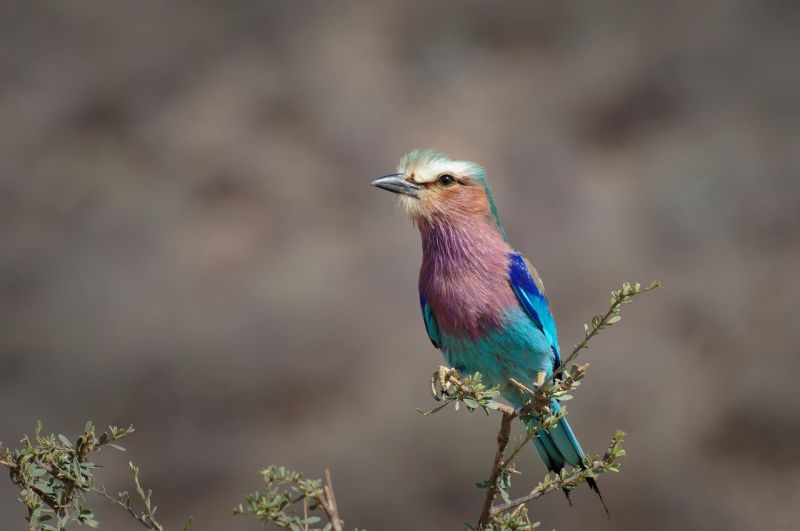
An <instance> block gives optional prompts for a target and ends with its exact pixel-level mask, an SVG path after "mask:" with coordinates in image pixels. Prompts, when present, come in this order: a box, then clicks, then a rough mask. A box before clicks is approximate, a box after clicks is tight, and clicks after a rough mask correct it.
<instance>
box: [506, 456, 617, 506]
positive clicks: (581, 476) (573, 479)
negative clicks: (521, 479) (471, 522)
mask: <svg viewBox="0 0 800 531" xmlns="http://www.w3.org/2000/svg"><path fill="white" fill-rule="evenodd" d="M607 466H608V463H607V462H605V461H595V462H594V463H592V467H591V468H588V469H584V468H576V469H574V470H573V471H572V473H571V474H569V475H567V476H566V477H565V478H564V479H563V480H559V481H554V482H552V483H549V484H547V485H546V486H544V487H542V486H541V485H537V486H536V488H534V489H533V490H532V491H531V492H530V493H528V494H526V495H525V496H521V497H519V498H517V499H514V500H511V501H510V502H508V503H504V504H503V505H496V506H494V507H492V509H491V516H497V515H498V514H500V513H504V512H506V511H509V510H511V509H514V508H515V507H518V506H521V505H524V504H526V503H529V502H532V501H533V500H535V499H536V498H541V497H542V496H544V495H545V494H547V493H549V492H552V491H554V490H557V489H562V488H567V489H569V488H570V487H574V486H575V485H578V484H579V483H581V482H582V481H584V480H585V479H586V477H588V475H589V474H591V473H593V471H594V469H595V468H604V467H607Z"/></svg>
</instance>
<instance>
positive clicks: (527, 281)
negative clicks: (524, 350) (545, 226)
mask: <svg viewBox="0 0 800 531" xmlns="http://www.w3.org/2000/svg"><path fill="white" fill-rule="evenodd" d="M508 282H509V283H510V284H511V289H512V290H514V294H515V295H516V296H517V300H519V303H520V304H521V305H522V307H523V308H524V309H525V311H526V312H527V314H528V315H529V316H530V318H531V320H533V322H534V323H535V324H536V326H537V327H538V328H539V330H541V331H542V333H543V334H544V335H545V337H546V338H547V340H548V342H549V343H550V348H551V349H552V350H553V355H554V358H555V359H554V368H555V367H558V365H560V364H561V359H560V351H559V348H558V332H557V331H556V322H555V320H554V319H553V314H552V313H551V312H550V305H549V304H548V302H547V297H546V296H545V294H544V288H542V287H541V285H540V283H537V281H536V280H534V278H533V276H531V272H530V269H529V267H528V264H527V260H525V258H524V257H523V256H522V255H521V254H519V253H513V254H511V255H510V256H509V264H508Z"/></svg>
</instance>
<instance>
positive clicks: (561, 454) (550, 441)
mask: <svg viewBox="0 0 800 531" xmlns="http://www.w3.org/2000/svg"><path fill="white" fill-rule="evenodd" d="M560 409H561V406H560V405H559V404H558V402H557V401H555V400H553V411H555V412H558V411H559V410H560ZM529 425H530V426H531V427H536V426H538V423H537V422H536V421H535V420H532V421H529ZM532 441H533V445H534V447H535V448H536V452H537V453H538V454H539V457H540V458H541V459H542V461H544V464H545V465H546V466H547V469H548V470H550V471H551V472H555V473H556V474H558V473H559V472H561V470H562V469H563V468H564V467H565V466H566V465H570V466H573V467H583V466H584V464H583V461H584V459H586V453H585V452H584V451H583V448H581V445H580V443H579V442H578V439H577V437H575V433H574V432H573V431H572V427H571V426H570V425H569V422H568V421H567V419H566V418H565V417H562V418H561V419H559V421H558V424H556V425H555V426H554V427H553V428H550V429H549V430H542V429H539V430H537V432H536V437H534V438H533V439H532ZM586 484H587V485H589V487H590V488H591V489H592V490H593V491H594V492H595V493H596V494H597V496H598V497H599V498H600V503H602V504H603V509H605V511H606V514H608V507H606V503H605V501H604V500H603V496H602V494H600V489H599V488H598V486H597V481H596V480H595V479H593V478H587V479H586ZM564 494H565V495H566V496H567V501H569V502H570V505H572V501H571V500H570V497H569V491H567V490H566V489H565V490H564Z"/></svg>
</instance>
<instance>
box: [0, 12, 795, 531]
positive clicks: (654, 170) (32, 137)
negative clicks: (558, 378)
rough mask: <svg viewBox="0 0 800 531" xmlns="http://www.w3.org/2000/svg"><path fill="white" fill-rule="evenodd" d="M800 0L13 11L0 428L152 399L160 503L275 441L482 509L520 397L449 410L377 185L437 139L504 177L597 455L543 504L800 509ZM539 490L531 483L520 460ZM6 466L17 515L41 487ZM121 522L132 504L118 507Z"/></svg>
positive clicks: (510, 220) (150, 453) (554, 508)
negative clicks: (568, 492) (564, 493)
mask: <svg viewBox="0 0 800 531" xmlns="http://www.w3.org/2000/svg"><path fill="white" fill-rule="evenodd" d="M799 6H800V4H798V3H797V2H791V1H764V0H760V1H759V0H752V1H712V0H709V1H704V2H692V1H689V0H685V1H676V2H668V3H667V2H654V1H629V2H617V1H611V2H560V1H547V2H486V1H477V0H476V1H469V2H461V3H458V4H455V3H444V2H423V1H406V2H397V3H392V4H389V3H380V2H323V1H319V2H284V3H276V2H265V1H237V2H232V1H230V2H211V1H192V2H188V1H186V2H181V1H171V2H141V1H133V0H130V1H117V2H100V1H94V2H91V1H75V2H47V1H31V0H12V1H7V2H3V4H2V7H0V116H1V117H2V120H1V121H0V404H2V418H0V440H2V441H4V442H6V443H14V442H15V441H16V440H18V437H19V435H20V434H21V433H23V432H30V431H32V428H33V424H34V421H35V420H36V419H37V418H40V419H42V420H43V421H44V423H45V427H46V429H48V430H52V431H56V432H59V431H60V432H64V433H67V434H69V435H70V436H72V437H74V436H75V435H77V433H78V431H79V430H80V429H81V427H82V426H83V423H84V421H85V420H87V419H93V420H95V421H96V422H97V423H98V424H101V425H103V424H108V423H115V424H126V423H133V424H134V425H135V426H136V427H137V434H135V435H134V436H133V437H132V438H131V439H130V440H129V441H127V444H126V446H127V447H128V453H127V454H125V455H121V456H120V455H114V454H112V453H108V454H104V455H103V457H102V459H101V461H102V463H103V464H105V465H106V466H107V470H106V474H107V475H106V478H107V479H108V485H109V487H110V488H111V489H118V488H121V487H122V486H123V485H126V484H127V482H128V481H129V478H128V475H127V467H126V463H127V460H128V459H133V460H134V461H135V462H136V463H137V464H139V465H141V467H142V470H143V481H144V482H145V484H146V485H148V486H151V487H153V488H154V490H155V498H156V500H157V502H158V504H159V505H160V506H161V510H160V514H161V515H162V517H163V519H164V521H165V523H166V524H167V525H168V526H169V527H170V528H173V529H174V528H176V527H178V526H179V524H180V523H182V521H183V519H185V517H186V516H188V515H190V514H192V515H195V516H196V517H197V521H198V523H197V524H196V527H195V529H198V530H221V529H225V530H228V529H230V530H247V529H257V528H258V524H256V523H255V522H254V521H250V520H245V519H234V518H233V517H232V516H230V510H231V508H232V507H233V506H234V505H235V504H236V503H238V501H239V500H240V497H241V495H242V494H243V493H244V492H246V491H249V490H252V489H255V488H256V487H258V486H259V485H260V478H259V475H258V470H259V469H260V467H262V466H264V465H266V464H269V463H284V464H287V465H290V466H292V467H296V468H299V469H302V470H305V471H307V472H308V473H309V474H310V475H312V476H319V475H321V473H322V471H323V469H324V467H325V466H330V467H331V468H332V471H333V477H334V483H335V486H336V489H337V495H338V498H339V505H340V507H341V510H342V512H343V515H344V516H345V518H346V521H347V523H348V524H349V525H351V526H356V525H358V526H359V527H367V528H368V529H370V530H373V531H377V530H381V529H421V530H446V529H454V530H455V529H460V528H461V522H463V521H474V520H475V519H476V517H477V515H478V512H479V505H480V499H481V495H482V493H481V492H480V491H478V490H477V489H475V488H474V487H473V482H475V481H480V480H482V479H485V476H486V474H487V471H488V467H489V464H490V460H491V456H492V454H493V448H494V437H495V433H496V426H497V420H496V419H494V418H492V419H487V418H485V417H484V416H483V415H481V414H473V415H467V414H465V413H463V412H460V413H455V412H452V411H449V412H445V413H443V414H440V415H438V416H436V417H430V418H423V417H422V416H420V415H418V414H417V413H415V411H414V408H415V407H418V406H419V407H429V406H431V405H432V400H431V398H430V397H429V395H428V391H427V383H426V382H427V378H428V376H429V375H430V373H431V371H432V370H433V369H434V367H435V366H437V365H438V364H439V362H440V355H439V353H438V352H436V351H434V350H433V348H432V347H431V346H430V344H429V342H428V339H427V337H426V336H425V332H424V330H423V327H422V322H421V317H420V315H419V307H418V302H417V293H416V277H417V268H418V263H419V259H420V249H419V242H418V236H417V234H416V233H415V231H414V229H413V228H412V227H411V225H410V224H409V223H408V222H407V221H406V220H404V219H403V218H402V217H401V216H400V214H399V213H398V212H397V211H396V209H395V208H394V207H393V201H392V198H390V197H389V194H386V193H385V192H381V191H377V190H375V189H373V188H370V186H369V182H370V181H371V180H372V179H373V178H374V177H376V176H379V175H382V174H384V173H388V172H390V171H392V170H393V168H394V164H395V161H396V159H397V158H399V157H400V156H401V155H402V154H403V153H405V152H406V151H408V150H409V149H411V148H414V147H437V148H439V149H441V150H443V151H445V152H447V153H450V154H452V155H453V156H456V157H459V158H466V159H471V160H476V161H478V162H480V163H482V164H483V165H485V167H486V168H487V171H488V174H489V176H490V179H491V181H492V182H493V184H494V189H495V193H496V195H497V199H498V204H499V207H500V212H501V216H502V218H503V221H504V222H505V224H506V227H507V228H508V231H509V234H510V237H511V239H512V240H513V242H514V243H515V244H516V246H517V247H518V248H520V249H521V250H523V251H524V252H526V253H527V254H528V255H529V256H530V257H531V258H532V259H533V260H534V262H535V263H536V264H537V265H538V267H539V269H540V271H541V273H542V275H543V277H544V279H545V282H546V283H547V285H548V289H549V293H550V297H551V299H552V305H553V308H554V313H555V315H556V319H557V321H558V323H559V326H560V331H561V334H560V335H561V340H562V343H563V348H564V349H565V350H566V349H568V348H569V347H570V346H571V345H572V344H574V342H575V341H576V340H577V339H578V337H579V335H580V333H581V325H582V323H583V322H584V321H585V320H587V319H588V318H589V317H590V316H591V315H592V314H593V313H595V312H597V311H600V310H601V309H603V308H604V307H605V304H606V303H607V299H608V292H609V290H610V289H612V288H614V287H616V286H617V285H618V284H619V282H621V281H622V280H626V279H631V280H641V281H643V282H646V281H650V280H652V279H661V280H662V281H663V282H664V288H663V289H661V290H659V291H657V292H656V293H654V294H652V295H648V296H646V297H643V298H642V300H640V301H637V302H636V303H634V304H633V305H632V306H629V307H627V308H626V310H627V311H626V313H625V318H624V320H623V321H622V324H621V325H620V326H619V327H615V328H614V329H612V330H610V331H609V332H608V333H607V334H604V335H603V336H601V338H599V339H598V340H597V341H596V342H594V344H593V347H592V349H591V350H590V351H589V352H588V353H587V355H586V358H585V359H586V360H588V361H590V362H591V363H592V371H591V374H590V377H589V378H588V380H587V381H586V384H585V385H584V386H583V387H582V388H581V390H580V392H579V393H578V395H577V397H576V400H575V401H574V402H572V403H571V405H570V411H571V419H572V423H573V426H575V427H576V431H577V432H578V434H579V436H580V437H581V439H582V440H583V443H584V447H586V448H587V449H588V450H590V451H592V452H597V453H599V452H601V451H602V450H603V449H604V448H605V446H606V444H607V442H608V440H609V438H610V436H611V434H612V433H613V431H614V430H615V429H616V428H622V429H624V430H626V431H628V432H629V434H630V435H629V438H628V445H627V447H628V450H629V454H630V457H629V459H627V460H626V461H625V463H624V464H623V469H622V474H621V475H619V476H617V475H613V476H611V477H603V478H602V480H601V486H602V488H603V490H604V494H605V498H606V501H607V503H608V504H609V506H610V508H611V512H612V515H613V518H612V519H611V520H608V519H606V518H605V516H604V514H603V510H602V508H601V506H600V504H599V503H598V502H597V500H595V499H594V498H593V496H592V495H591V493H590V492H589V491H588V489H586V488H581V489H580V490H579V491H578V492H576V493H575V495H574V499H575V507H573V508H569V507H567V504H566V502H565V500H564V499H563V498H562V497H561V496H558V495H554V496H548V497H547V498H546V499H543V500H541V501H540V502H537V503H536V504H534V505H533V506H532V509H533V511H534V514H535V517H536V519H539V520H541V521H542V522H543V525H544V528H545V529H551V528H553V527H556V528H558V529H559V530H570V529H573V530H574V529H597V530H612V529H613V530H619V529H631V530H634V529H636V530H641V529H649V530H672V529H698V530H717V529H719V530H723V529H724V530H732V529H762V530H763V529H775V530H783V529H796V528H797V521H796V515H797V507H798V504H800V454H798V451H797V445H798V443H800V400H798V398H797V394H796V387H795V382H794V380H795V372H796V371H797V370H798V369H800V360H798V356H797V354H798V350H799V349H800V326H797V324H798V318H797V300H798V298H800V283H798V280H797V273H798V268H800V192H799V191H798V184H799V179H798V169H800V149H798V148H799V147H800V120H799V118H800V98H798V95H800V68H798V64H799V61H800V53H799V52H800V7H799ZM520 466H521V467H522V468H523V469H524V470H525V475H524V476H523V477H522V478H521V479H518V480H516V486H517V489H518V490H519V491H520V492H521V491H523V490H524V488H525V487H526V486H528V485H530V484H532V483H534V482H536V481H538V480H539V479H540V477H541V476H542V475H543V472H544V470H543V467H542V466H541V465H540V464H539V463H538V462H537V461H536V459H535V458H534V452H533V450H531V451H530V452H527V455H526V456H525V457H524V459H523V462H522V463H520ZM15 495H16V492H15V490H14V489H13V488H12V487H11V485H10V483H7V482H3V483H0V528H2V529H4V530H6V529H7V530H16V529H21V528H22V527H23V525H24V523H23V520H22V518H23V509H22V507H21V506H20V505H18V504H16V503H15V502H14V497H15ZM96 506H97V508H98V517H99V519H100V520H101V522H103V527H104V528H107V529H135V526H134V523H135V522H133V521H132V520H129V518H128V517H127V516H126V515H123V514H121V513H120V512H119V511H117V510H116V509H114V508H110V507H108V506H106V505H103V504H102V503H101V502H98V503H97V504H96Z"/></svg>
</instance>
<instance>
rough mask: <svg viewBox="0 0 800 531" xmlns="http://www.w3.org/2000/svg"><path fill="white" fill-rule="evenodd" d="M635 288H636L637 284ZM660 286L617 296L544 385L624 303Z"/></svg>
mask: <svg viewBox="0 0 800 531" xmlns="http://www.w3.org/2000/svg"><path fill="white" fill-rule="evenodd" d="M625 285H627V284H623V288H621V290H622V289H624V286H625ZM636 286H637V288H638V284H637V285H636ZM660 286H661V283H660V282H658V281H656V282H653V283H652V284H650V285H649V286H648V287H646V288H643V289H641V290H639V291H636V292H634V293H630V294H629V295H628V296H627V297H625V296H618V297H617V298H616V300H614V302H613V303H612V304H611V305H610V306H609V307H608V310H606V313H605V314H603V316H602V318H601V319H600V321H598V322H597V324H594V323H592V328H591V330H590V331H587V333H585V334H584V337H583V341H581V342H580V343H578V344H577V345H575V348H573V349H572V352H571V353H570V355H569V356H567V359H565V360H564V361H562V362H561V364H560V365H559V366H558V368H556V370H554V371H553V372H552V373H551V374H550V376H549V377H547V379H546V380H545V381H544V383H547V382H551V381H553V380H555V378H556V376H558V375H559V374H561V372H563V371H564V370H566V368H567V366H568V365H569V364H570V363H572V362H573V361H574V360H575V358H577V357H578V354H579V353H580V351H581V350H583V349H585V348H586V347H587V345H588V344H589V340H590V339H592V338H593V337H594V336H596V335H597V334H598V333H600V330H601V329H602V328H603V327H604V326H606V325H607V324H608V321H609V319H610V318H611V317H613V316H614V315H616V314H617V313H618V310H619V308H620V307H621V306H622V305H623V304H625V303H626V302H628V301H630V300H631V299H633V297H635V296H636V295H639V294H641V293H647V292H648V291H652V290H654V289H656V288H658V287H660ZM621 290H620V291H621ZM615 293H618V292H615Z"/></svg>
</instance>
